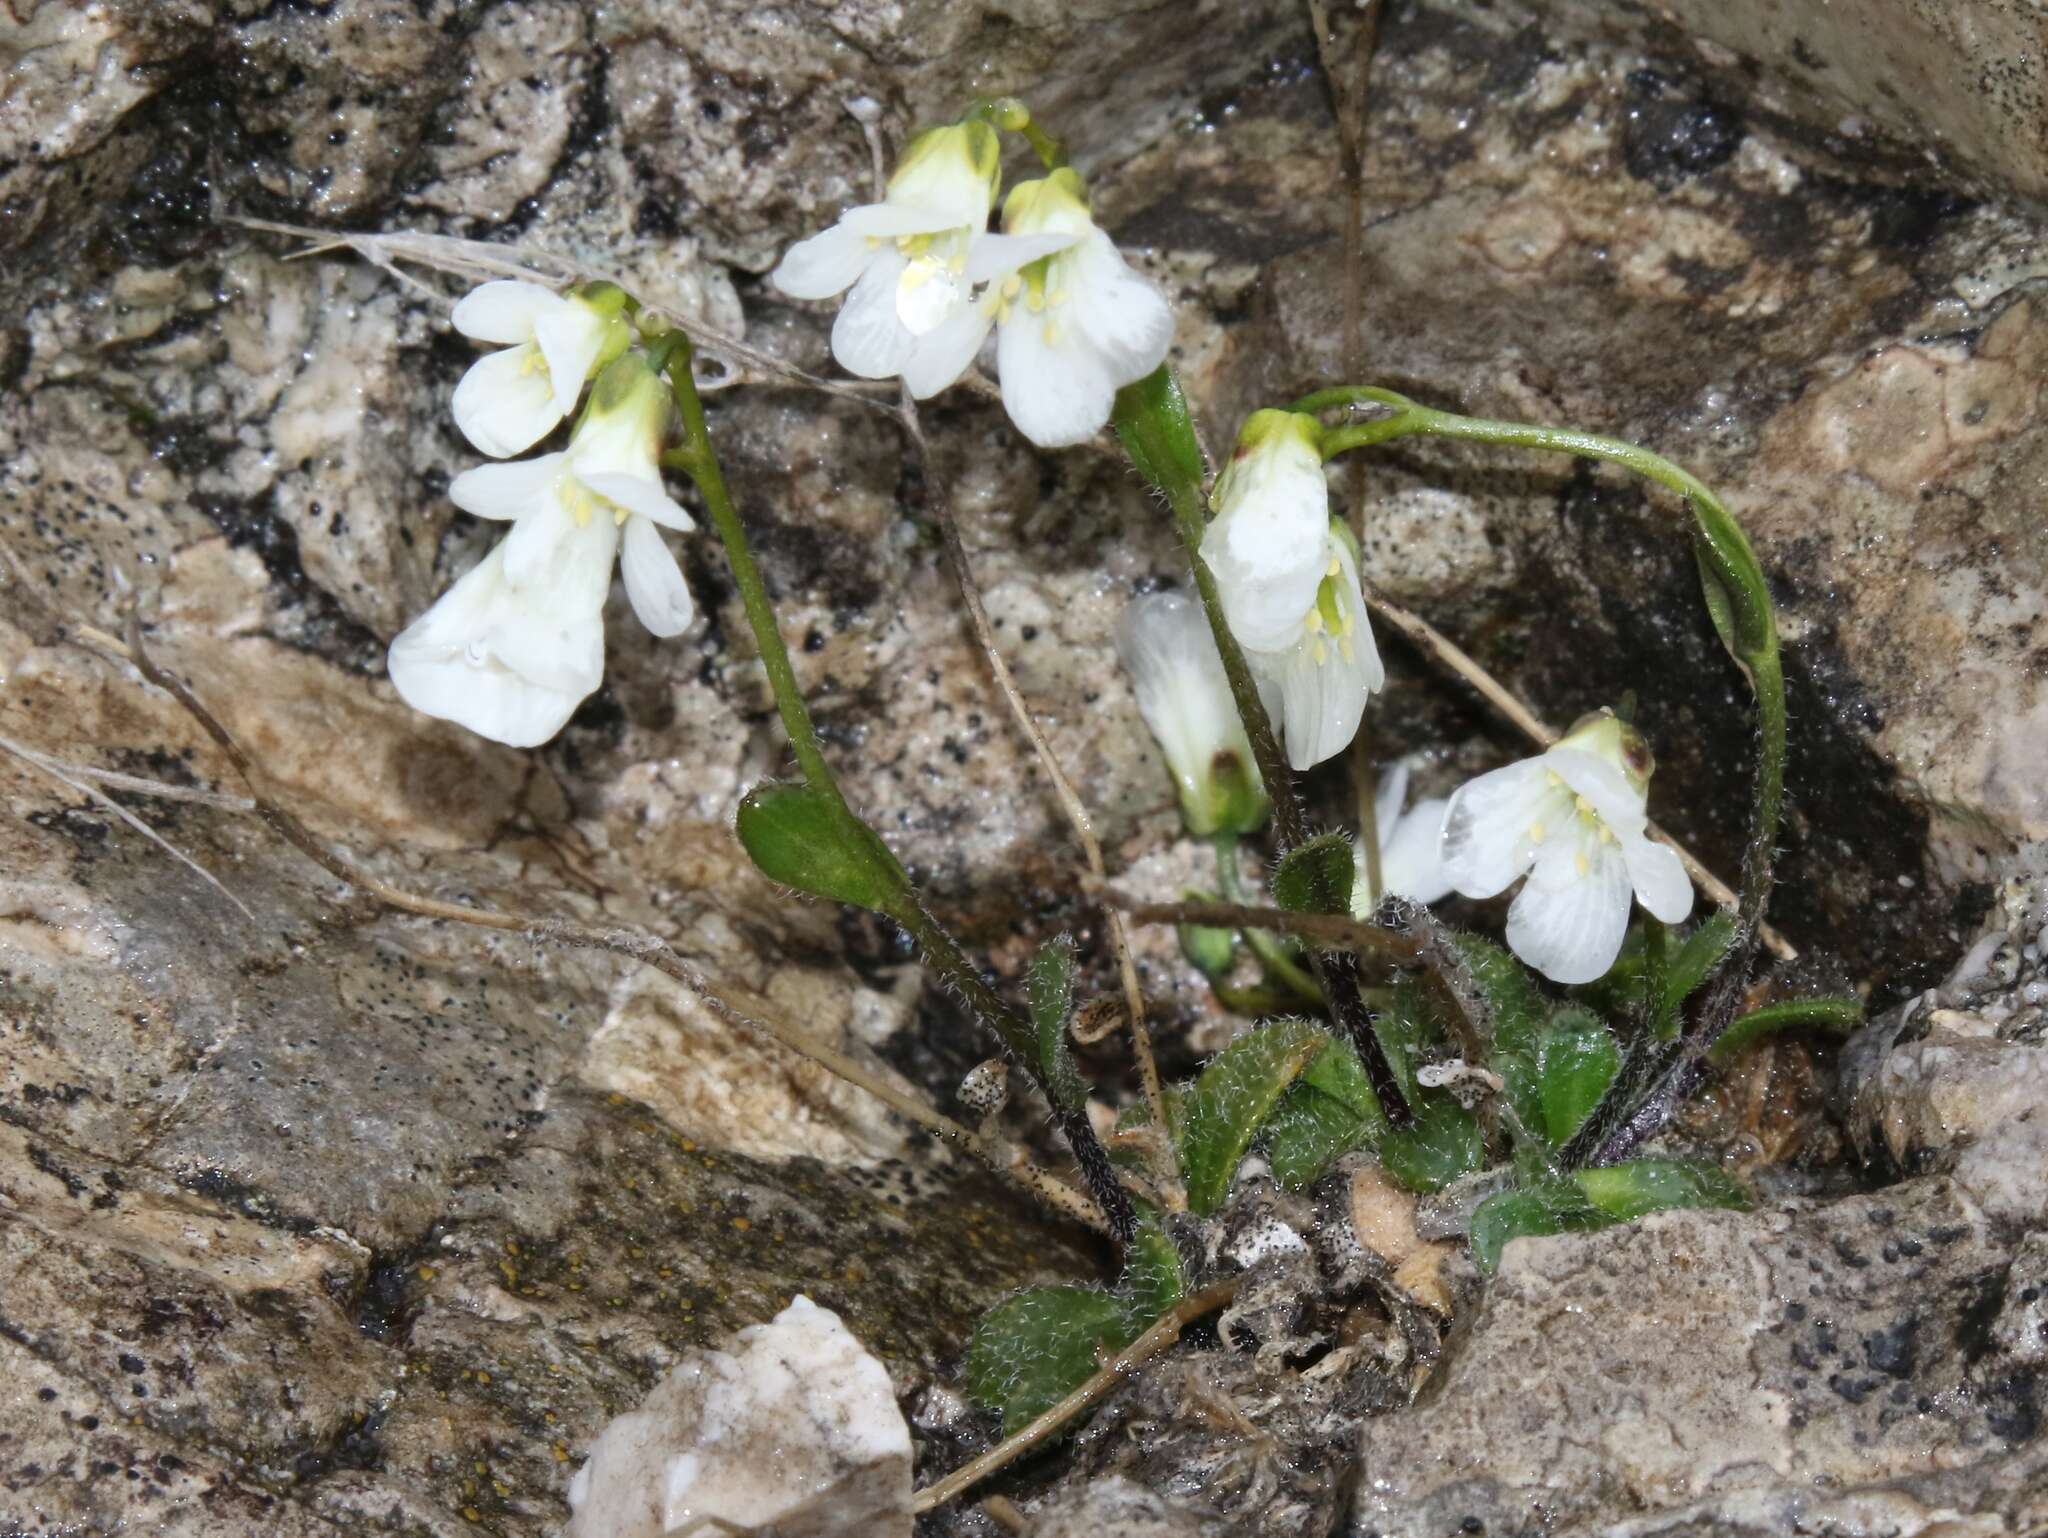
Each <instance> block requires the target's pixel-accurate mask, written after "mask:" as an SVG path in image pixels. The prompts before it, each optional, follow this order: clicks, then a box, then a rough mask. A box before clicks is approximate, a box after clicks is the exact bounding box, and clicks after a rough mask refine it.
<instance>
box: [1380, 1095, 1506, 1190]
mask: <svg viewBox="0 0 2048 1538" xmlns="http://www.w3.org/2000/svg"><path fill="white" fill-rule="evenodd" d="M1409 1104H1410V1106H1412V1107H1413V1108H1414V1111H1415V1122H1414V1125H1412V1126H1410V1127H1408V1128H1406V1129H1404V1130H1402V1131H1399V1132H1389V1133H1387V1135H1386V1136H1384V1137H1383V1138H1381V1139H1380V1143H1379V1158H1380V1163H1382V1164H1384V1165H1385V1166H1386V1167H1387V1172H1388V1173H1389V1174H1391V1175H1392V1176H1393V1177H1394V1178H1395V1179H1396V1180H1398V1181H1400V1182H1401V1184H1403V1185H1404V1186H1406V1187H1408V1189H1409V1190H1411V1191H1441V1190H1442V1189H1443V1188H1444V1187H1445V1186H1447V1185H1449V1184H1450V1183H1451V1182H1452V1181H1454V1180H1456V1179H1457V1178H1458V1177H1459V1176H1460V1175H1469V1174H1471V1173H1472V1171H1474V1170H1476V1169H1478V1168H1479V1167H1480V1165H1482V1164H1483V1163H1485V1162H1486V1139H1485V1137H1484V1135H1483V1134H1482V1133H1481V1132H1480V1129H1479V1121H1478V1119H1477V1118H1476V1117H1475V1116H1473V1114H1472V1113H1471V1112H1470V1111H1468V1110H1466V1109H1465V1108H1464V1107H1463V1106H1461V1105H1459V1104H1458V1102H1457V1101H1455V1100H1453V1099H1452V1098H1451V1097H1450V1096H1449V1095H1447V1094H1444V1093H1443V1092H1442V1091H1440V1090H1434V1091H1433V1090H1425V1091H1424V1092H1423V1093H1422V1094H1421V1095H1419V1096H1416V1097H1413V1098H1412V1099H1411V1100H1410V1101H1409Z"/></svg>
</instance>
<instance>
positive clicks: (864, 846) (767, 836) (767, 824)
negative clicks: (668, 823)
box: [737, 781, 910, 913]
mask: <svg viewBox="0 0 2048 1538" xmlns="http://www.w3.org/2000/svg"><path fill="white" fill-rule="evenodd" d="M737 826H738V832H739V837H740V844H741V845H742V847H744V848H745V849H746V851H747V857H748V858H749V859H751V860H752V861H753V862H754V864H755V866H756V867H758V868H759V869H760V871H761V873H762V874H763V875H765V876H767V877H768V878H769V879H770V880H771V881H779V882H781V883H782V884H783V885H784V886H787V887H794V888H796V890H797V891H799V892H808V893H809V894H810V895H811V896H813V897H829V898H831V899H832V900H833V901H834V902H843V903H852V904H853V905H854V906H855V907H859V908H871V909H873V910H874V911H875V912H877V913H887V912H888V911H889V909H890V906H891V904H892V903H894V902H896V901H898V900H900V899H901V898H902V897H903V896H904V894H905V893H907V892H908V891H909V890H910V878H909V877H908V876H906V875H905V874H904V873H903V867H902V866H901V865H899V864H897V863H896V856H895V855H893V854H891V853H890V852H889V846H888V845H886V844H884V843H883V842H882V841H881V839H879V838H878V837H876V836H875V833H874V830H873V829H871V828H870V827H868V825H867V824H866V823H864V822H862V821H861V820H860V819H859V818H857V817H855V816H854V815H853V814H852V813H851V812H849V811H848V810H846V808H845V807H843V806H841V805H840V804H839V803H838V802H837V801H835V800H833V799H832V798H831V797H830V796H826V795H821V794H820V793H819V792H817V791H815V790H812V789H811V788H810V786H808V785H789V784H781V783H776V782H772V781H771V782H769V783H767V784H762V785H756V786H755V787H754V788H753V789H752V790H750V791H748V792H747V793H746V795H745V796H743V797H741V799H740V809H739V816H738V819H737Z"/></svg>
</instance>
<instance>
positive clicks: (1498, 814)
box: [1441, 758, 1572, 897]
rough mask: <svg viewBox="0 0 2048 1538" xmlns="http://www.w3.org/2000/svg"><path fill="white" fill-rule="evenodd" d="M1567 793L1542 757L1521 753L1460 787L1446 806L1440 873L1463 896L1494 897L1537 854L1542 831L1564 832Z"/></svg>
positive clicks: (1531, 861)
mask: <svg viewBox="0 0 2048 1538" xmlns="http://www.w3.org/2000/svg"><path fill="white" fill-rule="evenodd" d="M1571 808H1572V803H1571V793H1570V792H1569V791H1567V790H1565V789H1564V788H1563V787H1562V786H1559V785H1555V784H1553V783H1552V782H1551V779H1550V770H1549V769H1548V768H1547V767H1545V765H1544V762H1543V760H1542V759H1540V758H1525V759H1523V760H1522V761H1521V762H1520V763H1518V764H1509V765H1508V766H1507V767H1506V768H1505V769H1495V770H1493V771H1492V772H1491V773H1489V774H1482V775H1480V776H1479V778H1478V779H1476V780H1471V781H1468V782H1467V783H1466V784H1464V785H1462V786H1460V787H1459V788H1458V791H1457V793H1456V794H1455V795H1453V796H1452V797H1451V801H1450V805H1449V806H1448V807H1447V808H1446V809H1445V811H1444V828H1443V840H1442V844H1441V849H1442V853H1443V872H1444V877H1445V879H1446V880H1448V881H1449V882H1450V883H1451V885H1452V887H1454V888H1455V889H1456V890H1458V891H1460V892H1463V893H1464V894H1465V895H1466V896H1467V897H1493V896H1496V895H1498V894H1499V893H1501V892H1504V891H1506V890H1507V889H1508V886H1509V884H1510V883H1512V882H1513V881H1514V879H1515V877H1517V876H1519V875H1521V874H1522V873H1523V872H1524V871H1526V870H1527V869H1528V868H1529V867H1530V865H1531V864H1532V863H1533V862H1534V861H1535V859H1536V851H1537V849H1538V847H1539V845H1540V843H1541V840H1540V839H1539V838H1538V837H1537V835H1536V834H1535V832H1534V831H1533V830H1535V829H1537V828H1539V827H1541V828H1543V829H1544V830H1545V833H1546V835H1548V834H1551V833H1560V832H1562V831H1563V827H1564V823H1565V820H1566V819H1567V818H1568V817H1569V816H1570V814H1571Z"/></svg>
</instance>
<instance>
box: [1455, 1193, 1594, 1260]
mask: <svg viewBox="0 0 2048 1538" xmlns="http://www.w3.org/2000/svg"><path fill="white" fill-rule="evenodd" d="M1613 1222H1614V1219H1613V1218H1610V1217H1609V1216H1608V1215H1607V1214H1606V1213H1604V1212H1602V1211H1601V1210H1600V1209H1599V1208H1598V1207H1596V1206H1594V1205H1593V1204H1592V1203H1591V1202H1589V1201H1587V1200H1586V1198H1585V1196H1584V1194H1583V1193H1581V1192H1580V1191H1578V1190H1576V1189H1574V1188H1573V1187H1572V1185H1571V1184H1570V1183H1569V1182H1567V1181H1562V1180H1545V1181H1534V1182H1531V1183H1530V1184H1528V1185H1525V1186H1517V1187H1515V1188H1514V1189H1513V1190H1508V1191H1502V1192H1501V1193H1499V1194H1498V1195H1496V1196H1489V1197H1488V1198H1487V1199H1486V1200H1485V1201H1483V1202H1481V1203H1480V1204H1479V1206H1478V1208H1477V1209H1476V1210H1475V1211H1474V1212H1473V1214H1472V1258H1473V1259H1474V1260H1476V1261H1478V1262H1479V1269H1480V1270H1481V1271H1484V1272H1485V1273H1486V1274H1487V1275H1488V1276H1491V1275H1493V1273H1494V1271H1495V1270H1496V1269H1498V1268H1499V1266H1500V1252H1501V1251H1502V1250H1504V1249H1506V1248H1507V1243H1508V1241H1509V1240H1510V1239H1520V1238H1523V1237H1525V1236H1531V1235H1540V1234H1563V1233H1579V1232H1583V1231H1586V1230H1590V1229H1596V1228H1606V1227H1608V1226H1610V1225H1611V1224H1612V1223H1613Z"/></svg>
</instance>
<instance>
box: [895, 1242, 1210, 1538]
mask: <svg viewBox="0 0 2048 1538" xmlns="http://www.w3.org/2000/svg"><path fill="white" fill-rule="evenodd" d="M1240 1280H1241V1279H1240V1278H1238V1277H1235V1276H1233V1277H1232V1278H1230V1280H1229V1281H1227V1282H1218V1283H1217V1284H1216V1285H1215V1286H1213V1287H1205V1288H1203V1289H1202V1290H1201V1291H1200V1292H1197V1293H1194V1294H1192V1295H1191V1296H1189V1297H1186V1298H1183V1299H1181V1301H1180V1302H1178V1303H1176V1304H1175V1305H1174V1306H1173V1307H1172V1308H1170V1309H1168V1310H1167V1311H1166V1312H1165V1313H1164V1314H1161V1315H1160V1316H1159V1318H1158V1319H1157V1320H1156V1321H1155V1322H1154V1323H1153V1325H1152V1328H1151V1329H1149V1330H1147V1331H1146V1332H1145V1333H1144V1334H1143V1335H1140V1336H1139V1337H1138V1338H1137V1339H1136V1340H1134V1341H1132V1342H1131V1343H1130V1344H1129V1345H1128V1346H1126V1347H1124V1349H1123V1350H1121V1351H1119V1352H1118V1353H1117V1354H1116V1356H1115V1357H1113V1358H1112V1359H1111V1360H1110V1361H1108V1362H1106V1363H1104V1364H1103V1366H1102V1368H1101V1369H1100V1370H1099V1371H1098V1372H1097V1373H1096V1374H1095V1375H1094V1376H1093V1377H1091V1378H1090V1379H1089V1380H1088V1381H1087V1382H1086V1383H1083V1384H1082V1385H1081V1386H1080V1387H1079V1388H1077V1389H1075V1390H1074V1392H1073V1393H1071V1394H1069V1395H1067V1397H1066V1398H1064V1399H1062V1400H1061V1401H1060V1402H1059V1403H1058V1404H1056V1405H1054V1406H1053V1407H1052V1408H1051V1409H1050V1410H1047V1411H1046V1412H1045V1413H1044V1414H1043V1415H1041V1416H1039V1417H1038V1419H1037V1420H1035V1421H1033V1422H1032V1423H1031V1424H1030V1425H1028V1426H1026V1427H1025V1428H1024V1429H1023V1430H1022V1431H1020V1432H1018V1433H1017V1434H1016V1435H1015V1436H1009V1437H1004V1438H1003V1440H1002V1441H1000V1442H998V1443H997V1444H996V1445H995V1446H994V1447H991V1448H990V1449H989V1450H988V1451H987V1452H985V1453H983V1454H982V1455H981V1456H980V1457H979V1458H976V1459H975V1460H974V1461H973V1462H972V1463H970V1464H967V1465H966V1466H965V1467H963V1468H960V1469H956V1470H955V1471H954V1472H952V1473H951V1474H948V1475H947V1476H946V1477H945V1478H944V1479H942V1480H940V1481H938V1483H936V1484H931V1485H927V1486H925V1488H924V1489H922V1490H920V1491H918V1492H917V1500H916V1503H915V1504H914V1505H913V1506H912V1508H911V1509H912V1510H914V1511H918V1512H926V1511H930V1510H931V1509H932V1508H933V1507H936V1506H943V1505H945V1504H946V1502H948V1501H950V1500H953V1499H954V1498H956V1497H957V1496H959V1495H960V1494H961V1493H962V1492H964V1491H966V1490H969V1489H972V1488H973V1487H974V1486H975V1485H977V1484H979V1483H980V1482H981V1481H982V1480H984V1479H986V1478H988V1476H989V1475H991V1474H993V1473H995V1472H997V1471H998V1470H1000V1469H1003V1468H1006V1467H1008V1466H1009V1465H1010V1464H1012V1463H1014V1462H1016V1461H1017V1460H1018V1459H1019V1458H1021V1457H1023V1456H1024V1455H1025V1454H1026V1453H1028V1452H1030V1451H1031V1449H1032V1448H1034V1447H1036V1446H1037V1445H1038V1444H1039V1443H1040V1442H1043V1441H1044V1440H1045V1439H1046V1438H1047V1437H1050V1436H1053V1435H1055V1434H1056V1433H1057V1432H1058V1431H1059V1429H1060V1428H1061V1427H1062V1426H1064V1425H1066V1423H1067V1422H1068V1421H1070V1420H1072V1419H1073V1418H1074V1417H1075V1416H1077V1415H1079V1414H1080V1413H1081V1412H1082V1411H1083V1410H1085V1409H1087V1408H1088V1407H1089V1406H1090V1405H1092V1404H1094V1403H1095V1402H1096V1401H1097V1400H1098V1399H1100V1398H1102V1396H1103V1395H1105V1394H1107V1393H1108V1392H1109V1391H1110V1390H1111V1389H1113V1388H1115V1387H1116V1386H1117V1384H1119V1383H1121V1382H1122V1381H1123V1380H1124V1379H1125V1378H1127V1377H1129V1376H1130V1375H1131V1374H1132V1373H1134V1372H1136V1371H1137V1370H1138V1369H1139V1368H1140V1367H1142V1366H1144V1365H1145V1363H1147V1362H1149V1361H1151V1360H1152V1358H1153V1357H1155V1356H1157V1355H1159V1353H1160V1352H1162V1351H1164V1350H1165V1349H1166V1348H1167V1347H1168V1346H1170V1345H1172V1344H1173V1343H1174V1342H1175V1341H1177V1340H1179V1339H1180V1332H1181V1331H1182V1330H1184V1329H1186V1328H1187V1327H1188V1326H1189V1325H1190V1324H1192V1323H1193V1322H1194V1321H1195V1320H1197V1319H1199V1318H1201V1317H1202V1316H1203V1315H1204V1314H1208V1313H1213V1312H1215V1311H1216V1310H1217V1309H1219V1308H1222V1307H1223V1306H1224V1305H1225V1304H1226V1303H1228V1302H1229V1301H1230V1300H1231V1299H1232V1298H1234V1297H1236V1296H1237V1289H1238V1284H1239V1281H1240Z"/></svg>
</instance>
